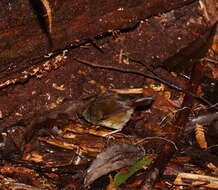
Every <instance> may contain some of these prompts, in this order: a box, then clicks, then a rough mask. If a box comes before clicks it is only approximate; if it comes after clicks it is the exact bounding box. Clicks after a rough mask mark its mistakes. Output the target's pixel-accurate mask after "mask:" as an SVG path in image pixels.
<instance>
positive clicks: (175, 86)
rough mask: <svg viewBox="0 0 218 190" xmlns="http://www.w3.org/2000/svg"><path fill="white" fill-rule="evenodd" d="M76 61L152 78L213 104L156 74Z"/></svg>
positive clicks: (77, 59) (76, 59)
mask: <svg viewBox="0 0 218 190" xmlns="http://www.w3.org/2000/svg"><path fill="white" fill-rule="evenodd" d="M73 59H74V60H75V61H77V62H79V63H82V64H85V65H88V66H91V67H94V68H99V69H108V70H113V71H118V72H122V73H132V74H136V75H140V76H143V77H145V78H150V79H154V80H156V81H159V82H161V83H163V84H165V85H167V86H169V87H171V88H173V89H175V90H178V91H182V92H184V93H186V94H189V95H191V96H193V97H194V98H196V99H198V100H200V101H201V102H203V103H205V104H207V105H209V106H212V104H211V103H210V102H209V101H208V100H206V99H205V98H203V97H200V96H196V95H195V94H193V93H192V92H190V91H188V90H186V89H183V88H181V87H179V86H177V85H174V84H172V83H169V82H168V81H166V80H164V79H161V78H159V77H158V76H155V75H154V74H148V73H144V72H140V71H136V70H132V69H121V68H118V67H114V66H108V65H99V64H95V63H92V62H90V61H86V60H82V59H79V58H76V57H74V58H73Z"/></svg>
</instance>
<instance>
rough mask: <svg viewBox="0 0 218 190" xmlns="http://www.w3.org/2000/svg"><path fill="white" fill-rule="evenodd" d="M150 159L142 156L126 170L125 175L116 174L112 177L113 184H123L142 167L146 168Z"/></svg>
mask: <svg viewBox="0 0 218 190" xmlns="http://www.w3.org/2000/svg"><path fill="white" fill-rule="evenodd" d="M151 161H152V159H151V158H150V157H149V156H144V157H143V158H142V159H141V160H139V161H137V162H136V163H135V164H133V165H132V166H130V167H129V168H128V172H127V173H121V172H118V173H117V174H116V175H115V177H114V183H115V185H116V186H119V185H121V184H122V183H124V182H125V181H126V180H127V179H128V178H129V177H131V176H132V175H133V174H135V173H136V172H137V171H138V170H140V169H141V168H142V167H144V166H148V165H149V164H150V163H151Z"/></svg>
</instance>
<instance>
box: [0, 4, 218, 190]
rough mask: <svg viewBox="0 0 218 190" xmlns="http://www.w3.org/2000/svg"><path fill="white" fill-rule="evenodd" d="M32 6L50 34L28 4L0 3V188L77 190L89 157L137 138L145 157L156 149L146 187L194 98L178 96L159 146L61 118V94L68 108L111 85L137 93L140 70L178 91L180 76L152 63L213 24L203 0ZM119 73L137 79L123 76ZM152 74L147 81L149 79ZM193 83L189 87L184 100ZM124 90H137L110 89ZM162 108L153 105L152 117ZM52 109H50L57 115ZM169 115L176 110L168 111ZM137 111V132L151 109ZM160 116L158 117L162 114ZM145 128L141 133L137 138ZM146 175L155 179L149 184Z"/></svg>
mask: <svg viewBox="0 0 218 190" xmlns="http://www.w3.org/2000/svg"><path fill="white" fill-rule="evenodd" d="M41 2H42V3H43V4H44V8H45V9H44V14H43V15H40V16H42V18H44V19H45V24H46V23H47V26H46V27H47V29H48V34H49V36H46V34H45V33H46V32H45V31H43V30H42V28H41V27H40V23H39V21H38V19H37V15H36V14H35V13H34V11H33V9H32V8H31V6H30V4H29V3H28V1H25V0H20V1H6V0H3V1H1V2H0V7H1V8H0V18H4V20H3V22H0V30H1V33H0V50H1V51H0V52H1V53H0V59H1V61H0V88H1V91H0V97H1V98H0V131H1V134H0V138H1V144H0V161H1V164H2V165H3V167H2V168H1V170H0V174H1V175H0V181H1V184H3V188H5V189H7V188H9V187H12V188H13V187H14V188H24V189H25V188H26V189H28V188H29V189H31V188H32V189H34V188H35V189H40V188H44V187H45V188H46V187H48V188H47V189H62V188H63V189H64V188H65V189H67V188H72V189H80V188H83V179H84V171H85V169H86V168H87V167H88V166H89V165H90V162H91V161H92V160H93V159H94V158H95V157H96V155H97V154H98V153H100V152H102V151H103V150H104V149H105V148H106V147H108V146H110V145H114V144H123V143H129V144H137V142H140V141H142V142H143V143H142V146H143V148H144V149H145V150H146V151H148V152H149V150H151V151H152V152H155V153H157V152H158V153H159V152H160V151H162V152H161V154H160V155H159V156H158V159H157V162H155V163H154V164H153V165H152V166H151V168H150V169H149V170H148V171H147V172H148V174H147V176H148V178H146V179H148V181H147V182H149V183H150V184H149V185H150V187H153V185H154V182H155V181H156V180H157V179H158V177H159V176H160V174H161V173H162V172H163V170H164V168H165V166H166V164H167V163H168V162H169V160H170V159H171V158H172V156H173V154H174V153H175V151H177V150H178V148H177V145H176V146H175V143H174V141H178V139H180V137H181V138H182V134H183V132H184V129H183V126H184V127H185V123H186V121H187V119H188V114H189V112H190V109H186V108H187V107H190V108H191V106H192V104H193V102H194V99H193V97H192V96H189V95H190V93H189V94H186V97H185V100H184V102H185V103H183V105H182V109H181V110H182V111H181V114H179V117H180V116H181V118H179V119H177V120H176V122H177V123H176V124H177V125H176V126H172V125H170V126H169V128H172V131H171V129H170V130H169V131H171V132H173V133H172V134H171V133H170V134H168V133H164V134H165V135H167V136H168V137H169V138H170V139H168V138H166V139H167V141H161V140H160V139H161V138H159V140H157V139H156V140H155V139H153V140H151V139H149V138H148V139H147V141H145V142H144V140H143V139H141V138H137V137H133V136H127V135H124V134H123V133H118V134H113V135H112V137H113V138H109V137H103V135H104V134H107V133H108V132H110V130H108V129H101V128H100V129H99V128H98V127H96V126H91V125H87V124H86V123H84V120H82V119H83V118H79V117H78V115H77V114H75V115H74V116H73V117H72V118H69V117H68V118H66V117H65V116H66V109H65V108H66V107H64V106H65V105H66V104H64V101H63V100H65V99H68V98H70V101H71V102H70V103H69V102H68V103H69V104H70V105H71V106H73V103H72V102H75V101H79V102H80V103H81V101H83V100H85V99H86V98H87V97H89V96H90V95H93V94H98V93H102V92H106V91H109V90H111V89H115V90H114V91H115V92H118V93H121V94H126V93H127V94H129V93H134V94H138V93H139V94H142V93H143V94H144V95H145V94H146V92H145V91H146V88H143V86H144V85H147V86H149V85H150V83H152V84H153V83H155V82H156V81H154V80H148V79H146V80H145V78H144V77H142V76H146V74H147V73H148V69H150V70H152V71H153V70H154V71H155V73H156V75H157V76H158V77H160V78H163V79H164V80H162V82H163V81H169V84H171V83H172V84H173V85H174V86H176V87H178V86H179V87H182V88H185V87H186V82H184V80H180V79H178V78H175V77H173V76H172V75H170V74H169V73H168V72H167V71H166V70H163V68H159V66H158V65H155V64H154V62H155V63H162V62H164V61H165V60H167V59H168V58H170V57H173V56H174V55H175V54H176V53H177V52H179V51H180V50H183V48H185V47H187V46H188V45H189V44H191V43H192V42H193V41H195V40H196V39H199V37H201V36H202V35H203V34H205V32H206V31H207V30H208V28H210V27H211V26H212V25H213V24H214V23H215V22H216V19H215V17H214V14H216V13H214V9H213V7H212V8H210V9H207V5H208V2H209V1H207V0H205V1H197V0H185V1H180V0H170V1H169V0H166V1H165V0H164V1H163V0H149V1H141V0H137V1H130V2H127V1H124V0H123V1H118V0H113V1H106V0H102V1H98V0H96V1H93V0H86V1H84V0H83V1H72V0H66V1H59V0H55V1H51V0H42V1H41ZM209 5H211V4H210V3H209ZM18 15H19V16H18ZM208 19H209V20H208ZM49 38H50V40H52V44H53V47H52V48H51V47H50V45H49ZM207 48H208V47H207ZM197 53H198V51H197ZM204 53H206V51H205V52H204ZM75 57H77V58H78V60H86V61H87V63H98V64H99V68H98V67H91V64H90V65H85V64H82V63H81V62H78V60H75ZM191 58H192V57H191V55H190V59H191ZM107 68H118V69H117V70H108V69H107ZM128 70H130V71H131V70H134V71H137V72H138V73H143V75H142V76H138V75H137V73H135V74H134V75H133V74H130V73H126V72H125V71H128ZM201 72H202V69H199V68H197V71H196V73H197V75H199V73H201ZM156 75H155V77H153V79H158V78H157V77H156ZM147 76H148V75H147ZM199 76H200V75H199ZM199 76H196V75H195V77H199ZM159 81H160V80H159ZM196 81H197V83H198V82H199V78H198V79H196V80H195V79H193V81H192V82H196ZM166 84H167V83H166ZM197 86H198V84H194V85H191V86H190V89H191V90H190V92H191V93H192V95H193V93H195V92H196V88H197ZM132 87H134V88H135V89H136V90H133V89H131V90H127V91H126V90H124V91H123V90H117V89H130V88H132ZM164 88H165V87H164ZM148 91H149V90H148ZM150 93H151V94H149V95H154V94H155V93H154V91H150ZM171 101H172V100H171ZM166 102H168V103H169V102H170V99H169V101H166ZM161 103H162V102H161V101H159V102H158V103H156V105H155V106H156V107H155V108H154V109H153V108H152V109H153V110H152V111H154V110H155V109H156V110H157V109H158V106H159V105H157V104H161ZM167 105H170V103H169V104H167ZM178 105H179V104H178ZM68 106H69V105H68ZM177 107H178V106H177ZM54 108H59V112H58V113H57V112H56V111H55V109H54ZM62 108H63V109H62ZM74 108H75V107H74ZM183 108H184V109H183ZM75 109H78V107H77V108H75ZM162 109H163V108H162ZM170 109H171V111H175V108H172V107H170V108H167V110H168V111H169V110H170ZM71 111H72V110H71ZM144 111H145V112H147V113H144V112H140V113H141V114H142V115H140V116H134V117H135V118H134V117H133V119H132V121H133V122H134V123H136V127H137V125H138V124H139V126H141V131H139V133H140V135H144V131H145V130H144V125H145V123H146V122H147V121H146V119H145V118H146V117H145V115H146V114H148V113H149V112H151V110H144ZM159 111H160V110H159ZM161 111H164V112H165V111H166V108H165V110H161ZM73 112H74V109H73ZM68 113H69V112H68ZM158 114H160V113H158ZM57 115H58V116H60V117H56V116H57ZM151 115H153V113H152V114H151ZM39 116H41V117H39ZM54 116H55V117H54ZM164 116H165V115H164ZM160 117H161V115H160ZM142 118H143V119H142ZM75 120H76V121H75ZM18 121H19V122H18ZM23 121H24V122H23ZM31 121H32V122H31ZM138 121H139V122H138ZM145 121H146V122H145ZM74 122H75V123H74ZM78 122H79V123H78ZM155 122H157V121H155ZM31 123H32V125H31ZM69 123H70V124H69ZM81 123H82V124H81ZM130 126H131V125H130ZM151 126H152V125H151ZM158 127H159V126H158ZM130 128H131V127H130ZM130 130H132V128H131V129H130ZM143 130H144V131H143ZM177 130H178V131H179V133H178V134H177V132H178V131H177ZM127 131H128V129H127ZM142 131H143V133H142ZM152 132H153V131H152V130H147V131H146V135H147V133H148V134H151V133H152ZM184 134H185V133H184ZM180 135H181V136H180ZM177 138H178V139H177ZM160 141H161V142H160ZM179 145H180V144H179ZM8 163H11V165H8ZM160 163H161V164H160ZM159 164H160V165H159ZM24 168H26V169H28V170H24V171H25V172H24V173H22V172H21V174H22V177H21V178H19V177H18V176H19V175H18V174H19V171H20V170H22V169H24ZM7 169H8V170H7ZM25 174H31V175H30V176H33V177H34V179H33V180H32V181H31V180H30V182H28V183H26V181H27V179H30V177H29V176H25ZM42 174H43V175H42ZM152 174H155V175H152ZM66 176H67V177H66ZM151 176H153V177H154V178H152V179H151V178H149V177H151ZM149 180H150V181H149ZM43 182H45V183H43ZM145 184H146V180H145V183H144V185H145ZM49 185H50V187H49Z"/></svg>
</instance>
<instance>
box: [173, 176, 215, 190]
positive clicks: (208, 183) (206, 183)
mask: <svg viewBox="0 0 218 190" xmlns="http://www.w3.org/2000/svg"><path fill="white" fill-rule="evenodd" d="M174 183H175V184H177V185H185V186H186V185H188V186H190V187H206V188H212V189H218V185H217V183H218V178H217V177H211V176H205V175H198V174H191V173H180V174H179V175H178V176H177V178H176V179H175V181H174Z"/></svg>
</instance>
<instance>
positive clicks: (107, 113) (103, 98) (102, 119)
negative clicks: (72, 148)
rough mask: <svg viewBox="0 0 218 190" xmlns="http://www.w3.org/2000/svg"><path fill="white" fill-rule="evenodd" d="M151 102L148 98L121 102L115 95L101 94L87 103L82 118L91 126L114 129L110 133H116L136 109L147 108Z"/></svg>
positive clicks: (150, 98)
mask: <svg viewBox="0 0 218 190" xmlns="http://www.w3.org/2000/svg"><path fill="white" fill-rule="evenodd" d="M152 102H153V98H152V97H150V96H148V97H143V98H140V99H137V100H123V99H122V98H121V97H120V96H118V95H117V94H103V95H99V96H97V97H95V98H93V100H91V101H90V102H89V103H88V105H87V106H86V107H85V109H84V110H83V112H82V116H83V118H84V119H85V120H86V121H88V122H89V123H91V124H94V125H100V126H104V127H107V128H112V129H116V131H113V132H112V133H116V132H119V131H121V130H122V129H123V127H124V126H125V125H126V123H127V122H128V121H129V120H130V117H131V115H132V114H133V112H134V109H135V108H136V107H142V106H143V107H144V106H148V105H150V104H151V103H152ZM112 133H110V134H112ZM107 135H108V134H107Z"/></svg>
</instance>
